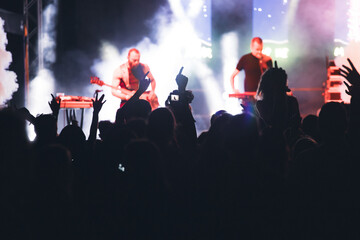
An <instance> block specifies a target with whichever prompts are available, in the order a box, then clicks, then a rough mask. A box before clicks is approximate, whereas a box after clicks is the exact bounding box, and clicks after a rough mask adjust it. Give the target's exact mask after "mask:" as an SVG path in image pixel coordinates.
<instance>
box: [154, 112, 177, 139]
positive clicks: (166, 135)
mask: <svg viewBox="0 0 360 240" xmlns="http://www.w3.org/2000/svg"><path fill="white" fill-rule="evenodd" d="M147 134H148V137H149V139H150V140H152V141H155V142H156V143H161V142H162V143H169V142H171V140H173V139H174V135H175V117H174V114H173V113H172V112H171V111H170V110H169V109H168V108H157V109H155V110H154V111H152V112H151V114H150V116H149V120H148V128H147Z"/></svg>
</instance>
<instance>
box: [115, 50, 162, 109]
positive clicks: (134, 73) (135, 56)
mask: <svg viewBox="0 0 360 240" xmlns="http://www.w3.org/2000/svg"><path fill="white" fill-rule="evenodd" d="M127 59H128V61H127V62H126V63H124V64H122V65H120V66H119V67H118V68H116V69H115V71H114V74H113V80H112V86H113V88H112V90H111V93H112V95H113V96H115V97H118V98H120V99H121V104H120V107H122V106H123V105H124V104H125V102H126V101H127V100H129V99H130V98H131V97H132V95H134V93H135V92H136V90H137V89H138V88H139V79H142V78H143V77H144V75H145V74H146V73H147V72H149V74H148V75H147V77H148V78H149V79H150V84H151V90H150V91H149V92H148V94H146V95H143V96H142V97H140V98H141V99H145V100H147V101H148V102H149V103H150V105H151V108H152V109H155V108H157V107H158V106H159V103H158V102H157V97H156V95H155V87H156V82H155V79H154V77H153V75H152V74H151V72H150V68H149V66H148V65H147V64H143V63H140V52H139V50H137V49H136V48H132V49H130V50H129V53H128V57H127ZM119 86H120V88H119Z"/></svg>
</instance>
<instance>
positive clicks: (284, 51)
mask: <svg viewBox="0 0 360 240" xmlns="http://www.w3.org/2000/svg"><path fill="white" fill-rule="evenodd" d="M288 52H289V49H288V48H287V47H284V48H275V58H284V59H286V58H288Z"/></svg>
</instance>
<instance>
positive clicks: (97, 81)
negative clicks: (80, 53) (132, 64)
mask: <svg viewBox="0 0 360 240" xmlns="http://www.w3.org/2000/svg"><path fill="white" fill-rule="evenodd" d="M90 83H92V84H97V85H99V86H101V87H102V86H107V87H110V88H113V89H116V90H118V91H120V92H121V93H123V94H125V95H128V96H132V95H134V93H135V91H131V90H128V89H126V88H125V86H122V85H121V84H120V86H121V87H114V86H113V85H110V84H107V83H104V81H102V80H100V79H99V78H98V77H90ZM121 83H122V82H121ZM140 99H144V100H146V101H148V102H149V103H150V106H151V109H152V110H154V109H156V108H158V107H159V100H158V97H157V96H156V94H152V95H151V96H150V91H146V92H144V93H143V94H142V95H141V96H140ZM124 104H125V103H124V102H122V104H121V105H120V107H122V105H124Z"/></svg>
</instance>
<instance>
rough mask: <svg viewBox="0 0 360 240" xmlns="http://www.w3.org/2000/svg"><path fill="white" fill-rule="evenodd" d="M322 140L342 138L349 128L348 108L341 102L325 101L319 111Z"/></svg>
mask: <svg viewBox="0 0 360 240" xmlns="http://www.w3.org/2000/svg"><path fill="white" fill-rule="evenodd" d="M319 129H320V133H321V137H322V140H324V141H326V140H335V139H342V137H344V135H345V132H346V129H347V117H346V110H345V108H344V106H343V105H342V104H341V103H338V102H328V103H325V104H324V105H323V106H322V108H321V110H320V113H319Z"/></svg>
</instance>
